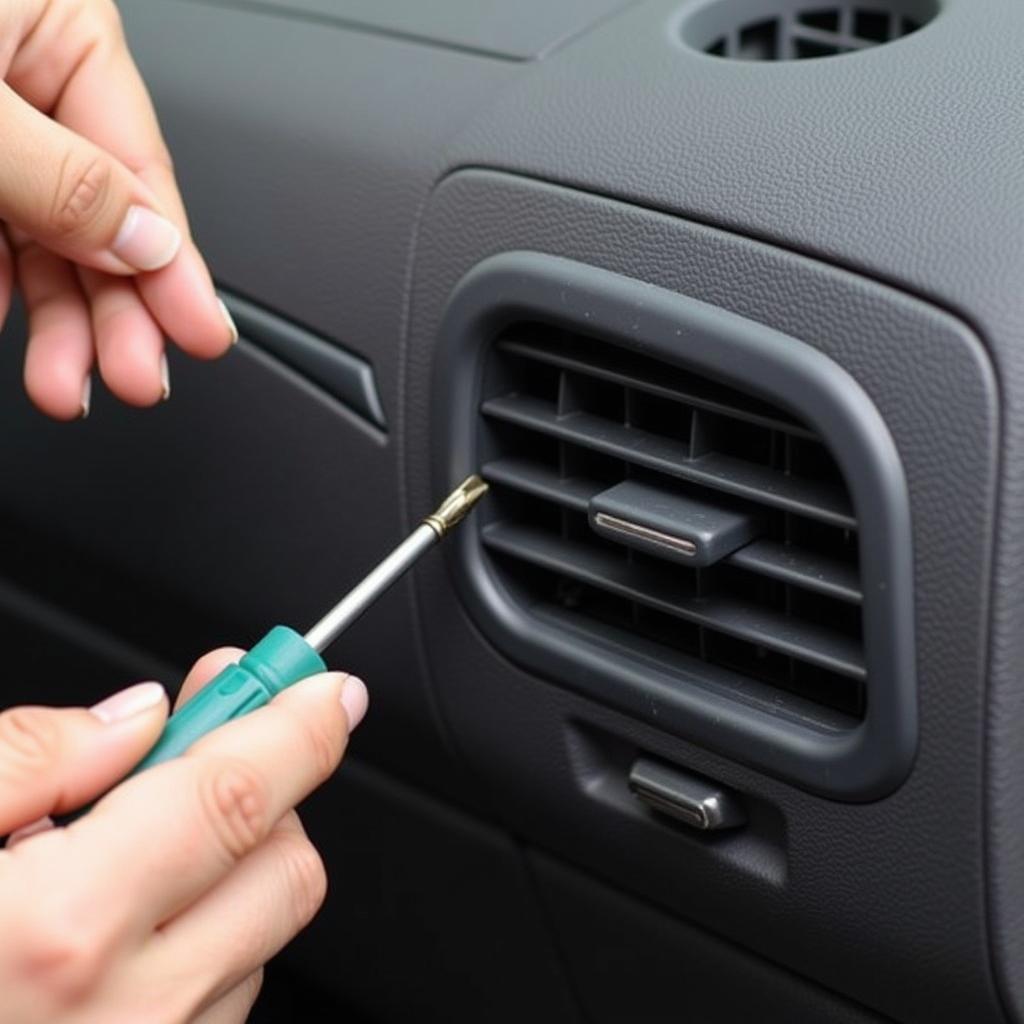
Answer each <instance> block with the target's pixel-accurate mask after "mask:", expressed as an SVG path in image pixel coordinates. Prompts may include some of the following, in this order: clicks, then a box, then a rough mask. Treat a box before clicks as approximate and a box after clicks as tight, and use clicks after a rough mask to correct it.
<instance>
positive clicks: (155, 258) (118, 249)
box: [110, 206, 181, 270]
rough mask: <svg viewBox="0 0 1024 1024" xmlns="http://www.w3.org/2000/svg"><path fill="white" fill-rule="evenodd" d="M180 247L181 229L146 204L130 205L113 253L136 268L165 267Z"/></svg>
mask: <svg viewBox="0 0 1024 1024" xmlns="http://www.w3.org/2000/svg"><path fill="white" fill-rule="evenodd" d="M179 248H181V232H180V231H179V230H178V229H177V228H176V227H175V226H174V225H173V224H172V223H171V222H170V221H169V220H167V219H166V218H164V217H161V216H160V214H158V213H154V212H153V211H152V210H148V209H146V207H145V206H129V207H128V212H127V213H126V214H125V217H124V220H123V221H122V222H121V229H120V230H119V231H118V233H117V238H115V239H114V243H113V245H111V247H110V249H111V252H113V254H114V255H115V256H116V257H117V258H118V259H120V260H123V261H124V262H125V263H127V264H128V266H130V267H134V268H135V269H136V270H159V269H160V268H161V267H166V266H167V264H168V263H170V262H171V260H173V259H174V257H175V256H176V255H177V253H178V249H179Z"/></svg>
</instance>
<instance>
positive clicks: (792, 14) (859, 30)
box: [681, 0, 938, 61]
mask: <svg viewBox="0 0 1024 1024" xmlns="http://www.w3.org/2000/svg"><path fill="white" fill-rule="evenodd" d="M937 13H938V9H937V5H936V4H935V3H934V0H889V2H888V3H885V4H878V3H875V4H871V3H868V4H860V3H839V4H828V5H811V6H807V5H806V4H805V3H804V2H800V0H797V2H793V0H789V2H787V0H760V2H754V3H750V2H749V0H718V2H717V3H712V4H709V5H706V6H704V7H701V8H698V9H697V10H696V11H695V12H694V13H693V14H692V15H691V16H690V17H688V18H686V19H685V20H684V21H683V24H682V29H681V31H682V36H683V39H684V40H685V41H686V42H687V43H688V44H689V45H690V46H693V47H694V48H695V49H698V50H702V51H703V52H705V53H708V54H711V55H712V56H715V57H728V58H732V59H735V60H748V61H766V60H770V61H776V60H801V59H805V58H808V57H835V56H838V55H840V54H844V53H855V52H857V51H859V50H866V49H870V48H871V47H874V46H878V45H880V44H882V43H889V42H892V41H894V40H896V39H901V38H902V37H903V36H907V35H910V34H911V33H912V32H916V31H917V30H918V29H919V28H921V27H922V26H923V25H924V24H925V23H926V22H928V21H931V19H932V18H933V17H935V15H936V14H937Z"/></svg>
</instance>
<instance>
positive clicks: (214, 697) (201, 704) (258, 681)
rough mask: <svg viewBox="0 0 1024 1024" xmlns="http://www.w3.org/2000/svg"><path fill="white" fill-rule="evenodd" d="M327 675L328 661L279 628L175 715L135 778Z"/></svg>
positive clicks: (169, 720)
mask: <svg viewBox="0 0 1024 1024" xmlns="http://www.w3.org/2000/svg"><path fill="white" fill-rule="evenodd" d="M326 671H327V666H326V665H325V664H324V661H323V658H321V657H320V655H319V654H317V652H316V651H315V650H314V649H313V648H312V647H310V645H309V644H308V643H306V641H305V640H304V639H303V638H302V637H301V636H300V635H299V634H298V633H296V632H295V630H294V629H289V628H288V627H287V626H275V627H274V628H273V629H272V630H271V631H270V632H269V633H267V635H266V636H265V637H263V639H262V640H260V641H259V643H257V644H256V645H255V646H253V647H252V649H251V650H250V651H249V653H248V654H244V655H242V657H241V658H239V659H238V663H237V664H235V665H228V667H227V668H226V669H224V670H223V671H222V672H220V673H218V674H217V675H216V676H214V678H213V679H211V680H210V682H208V683H207V684H206V685H205V686H204V687H203V688H202V689H201V690H200V691H199V692H198V693H197V694H196V695H195V696H194V697H192V698H191V699H190V700H188V701H187V702H186V703H185V704H183V705H182V707H181V709H180V710H178V711H176V712H175V713H174V714H173V715H171V717H170V718H169V719H168V720H167V725H165V726H164V731H163V734H162V735H161V736H160V739H159V740H157V742H156V746H154V747H153V749H152V750H150V752H149V753H148V754H147V755H146V757H145V758H143V760H142V761H140V762H139V763H138V765H136V767H135V771H133V772H132V775H137V774H138V773H139V772H143V771H145V770H146V769H147V768H152V767H153V766H154V765H157V764H162V763H163V762H164V761H169V760H171V758H173V757H177V756H178V755H179V754H183V753H184V752H185V751H186V750H188V748H189V747H191V746H192V744H193V743H195V742H196V740H198V739H199V738H200V737H202V736H205V735H206V734H207V733H208V732H211V731H212V730H214V729H216V728H217V727H218V726H221V725H224V723H225V722H230V721H232V719H235V718H241V717H242V715H247V714H248V713H249V712H250V711H255V710H256V708H259V707H262V706H263V705H264V704H266V703H268V702H269V701H270V700H271V699H272V698H273V697H275V696H276V695H277V694H279V693H280V692H281V691H282V690H283V689H285V688H286V687H289V686H291V685H292V684H293V683H297V682H299V680H301V679H305V678H307V677H308V676H313V675H316V674H317V673H318V672H326Z"/></svg>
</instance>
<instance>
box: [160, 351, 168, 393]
mask: <svg viewBox="0 0 1024 1024" xmlns="http://www.w3.org/2000/svg"><path fill="white" fill-rule="evenodd" d="M160 394H161V397H162V398H163V401H165V402H166V401H167V399H168V398H170V397H171V368H170V367H169V366H168V365H167V353H166V352H165V353H164V354H163V355H162V356H161V357H160Z"/></svg>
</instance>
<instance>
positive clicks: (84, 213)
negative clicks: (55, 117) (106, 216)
mask: <svg viewBox="0 0 1024 1024" xmlns="http://www.w3.org/2000/svg"><path fill="white" fill-rule="evenodd" d="M112 183H113V168H112V166H111V163H110V161H109V160H108V159H107V158H106V157H104V156H101V155H100V154H96V153H88V154H85V155H80V154H78V153H75V152H70V153H68V155H67V156H66V157H65V158H64V160H63V161H62V162H61V167H60V173H59V174H58V176H57V192H56V195H55V196H54V201H53V215H52V218H51V219H52V225H53V229H54V230H55V231H56V232H57V234H58V235H61V236H63V237H68V236H71V237H73V236H75V235H78V234H81V233H82V232H83V231H86V230H88V228H89V227H90V226H91V225H92V224H94V223H95V222H96V220H97V218H98V217H99V216H100V214H101V213H102V211H103V210H104V209H105V207H106V204H107V199H108V197H109V195H110V190H111V186H112Z"/></svg>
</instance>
